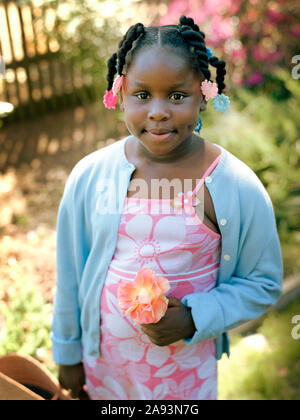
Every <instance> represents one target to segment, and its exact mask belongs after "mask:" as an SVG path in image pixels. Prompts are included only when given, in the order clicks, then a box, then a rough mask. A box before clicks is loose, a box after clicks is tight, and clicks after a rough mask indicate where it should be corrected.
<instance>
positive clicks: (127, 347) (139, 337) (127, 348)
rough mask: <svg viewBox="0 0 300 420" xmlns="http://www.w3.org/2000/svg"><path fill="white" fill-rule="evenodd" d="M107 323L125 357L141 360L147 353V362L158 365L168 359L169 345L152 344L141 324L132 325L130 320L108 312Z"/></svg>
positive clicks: (122, 355)
mask: <svg viewBox="0 0 300 420" xmlns="http://www.w3.org/2000/svg"><path fill="white" fill-rule="evenodd" d="M105 323H106V327H107V329H108V331H109V333H110V334H111V335H112V336H113V337H115V338H116V340H115V345H116V346H118V349H119V352H120V356H121V357H124V359H126V360H130V361H132V362H139V361H141V360H142V358H143V357H144V355H145V353H146V360H147V362H148V363H149V364H150V365H152V366H156V367H159V366H161V365H163V364H164V363H165V362H166V360H168V358H169V356H170V350H169V349H168V347H158V346H155V345H154V344H152V343H151V341H150V339H149V338H148V336H147V335H146V334H144V333H143V332H142V330H141V328H140V327H139V326H136V327H135V326H133V325H130V324H129V321H127V320H125V319H122V318H120V317H119V316H118V315H117V314H107V315H106V320H105ZM121 339H122V340H121ZM109 344H110V345H114V343H113V340H112V339H110V340H109Z"/></svg>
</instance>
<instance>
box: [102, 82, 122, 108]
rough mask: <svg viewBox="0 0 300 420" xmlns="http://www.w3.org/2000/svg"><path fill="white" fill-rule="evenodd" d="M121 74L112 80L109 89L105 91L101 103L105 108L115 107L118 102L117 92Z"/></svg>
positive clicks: (120, 85) (119, 86) (119, 87)
mask: <svg viewBox="0 0 300 420" xmlns="http://www.w3.org/2000/svg"><path fill="white" fill-rule="evenodd" d="M123 78H124V77H123V76H120V75H118V77H117V78H116V80H115V81H114V84H113V87H112V89H111V90H107V91H106V92H105V95H104V98H103V103H104V106H105V108H107V109H116V105H117V102H118V92H119V90H120V89H121V87H122V85H123Z"/></svg>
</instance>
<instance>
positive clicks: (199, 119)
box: [194, 117, 202, 134]
mask: <svg viewBox="0 0 300 420" xmlns="http://www.w3.org/2000/svg"><path fill="white" fill-rule="evenodd" d="M201 128H202V119H201V117H199V118H198V124H197V127H196V128H195V130H194V131H195V132H196V133H198V134H199V133H200V130H201Z"/></svg>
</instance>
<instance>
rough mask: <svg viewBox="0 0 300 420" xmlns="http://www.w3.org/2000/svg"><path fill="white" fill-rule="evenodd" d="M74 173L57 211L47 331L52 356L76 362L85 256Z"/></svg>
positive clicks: (60, 361) (79, 354)
mask: <svg viewBox="0 0 300 420" xmlns="http://www.w3.org/2000/svg"><path fill="white" fill-rule="evenodd" d="M74 173H75V172H73V173H71V175H70V177H69V179H68V181H67V183H66V187H65V191H64V194H63V197H62V200H61V203H60V207H59V211H58V218H57V252H56V295H55V300H54V309H53V320H52V328H51V334H50V337H51V340H52V350H53V359H54V361H55V362H56V363H57V364H63V365H73V364H77V363H79V362H80V361H81V360H82V350H81V327H80V307H79V303H78V290H79V282H80V277H81V273H82V271H83V267H84V265H85V262H86V259H87V256H88V247H87V245H86V239H85V234H84V229H85V228H84V216H83V210H82V209H83V205H81V204H80V201H82V200H80V199H79V197H77V196H76V194H75V190H76V179H75V175H74Z"/></svg>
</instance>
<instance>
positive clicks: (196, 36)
mask: <svg viewBox="0 0 300 420" xmlns="http://www.w3.org/2000/svg"><path fill="white" fill-rule="evenodd" d="M178 26H179V32H180V33H181V35H182V36H183V38H184V39H185V40H186V41H187V42H188V44H189V45H191V46H192V47H194V52H195V54H197V56H198V62H199V65H200V70H201V71H202V73H203V74H204V76H205V78H206V79H208V80H210V77H211V73H210V71H209V69H208V65H209V64H211V65H212V66H213V67H215V68H216V69H217V76H216V82H217V85H218V91H219V92H218V93H219V94H221V93H222V91H223V90H224V89H225V83H224V78H225V74H226V70H225V67H226V63H225V61H222V60H219V59H218V58H217V57H215V56H214V57H211V58H210V59H208V55H207V51H206V46H205V34H204V32H201V31H200V29H199V26H198V25H196V24H195V23H194V20H193V19H192V18H187V17H186V16H181V18H180V21H179V25H178Z"/></svg>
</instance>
